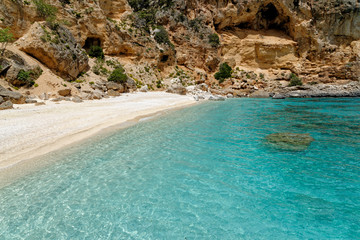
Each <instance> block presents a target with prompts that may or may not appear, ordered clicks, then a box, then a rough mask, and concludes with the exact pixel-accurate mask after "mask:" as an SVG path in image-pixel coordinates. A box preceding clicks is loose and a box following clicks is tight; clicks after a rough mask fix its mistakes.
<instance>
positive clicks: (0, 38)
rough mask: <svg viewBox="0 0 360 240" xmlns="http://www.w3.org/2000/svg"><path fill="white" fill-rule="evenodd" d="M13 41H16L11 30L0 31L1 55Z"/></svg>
mask: <svg viewBox="0 0 360 240" xmlns="http://www.w3.org/2000/svg"><path fill="white" fill-rule="evenodd" d="M13 40H14V38H13V35H12V33H11V32H10V30H9V28H4V29H0V43H1V50H0V53H1V55H2V54H3V53H4V51H5V49H6V45H7V44H8V43H9V42H11V41H13Z"/></svg>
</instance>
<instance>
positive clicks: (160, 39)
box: [154, 26, 174, 47]
mask: <svg viewBox="0 0 360 240" xmlns="http://www.w3.org/2000/svg"><path fill="white" fill-rule="evenodd" d="M155 31H156V32H155V36H154V38H155V41H156V42H157V43H159V44H166V45H169V46H170V47H174V45H173V44H172V43H171V42H170V39H169V34H168V33H167V31H166V29H165V28H164V27H163V26H160V27H158V28H157V29H156V30H155Z"/></svg>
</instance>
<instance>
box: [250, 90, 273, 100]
mask: <svg viewBox="0 0 360 240" xmlns="http://www.w3.org/2000/svg"><path fill="white" fill-rule="evenodd" d="M249 97H251V98H268V97H270V94H269V93H268V92H265V91H263V90H258V91H256V92H253V93H252V94H250V96H249Z"/></svg>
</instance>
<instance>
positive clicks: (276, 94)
mask: <svg viewBox="0 0 360 240" xmlns="http://www.w3.org/2000/svg"><path fill="white" fill-rule="evenodd" d="M272 98H273V99H285V95H283V94H281V93H275V94H274V96H272Z"/></svg>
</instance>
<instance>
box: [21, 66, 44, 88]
mask: <svg viewBox="0 0 360 240" xmlns="http://www.w3.org/2000/svg"><path fill="white" fill-rule="evenodd" d="M41 74H42V70H41V68H40V67H37V68H35V69H33V70H30V71H25V70H24V69H21V70H20V71H19V73H18V75H17V77H16V78H17V80H18V81H19V82H17V84H15V85H16V86H19V87H20V86H26V87H31V86H33V85H34V84H35V80H36V79H37V78H39V76H40V75H41Z"/></svg>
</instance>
